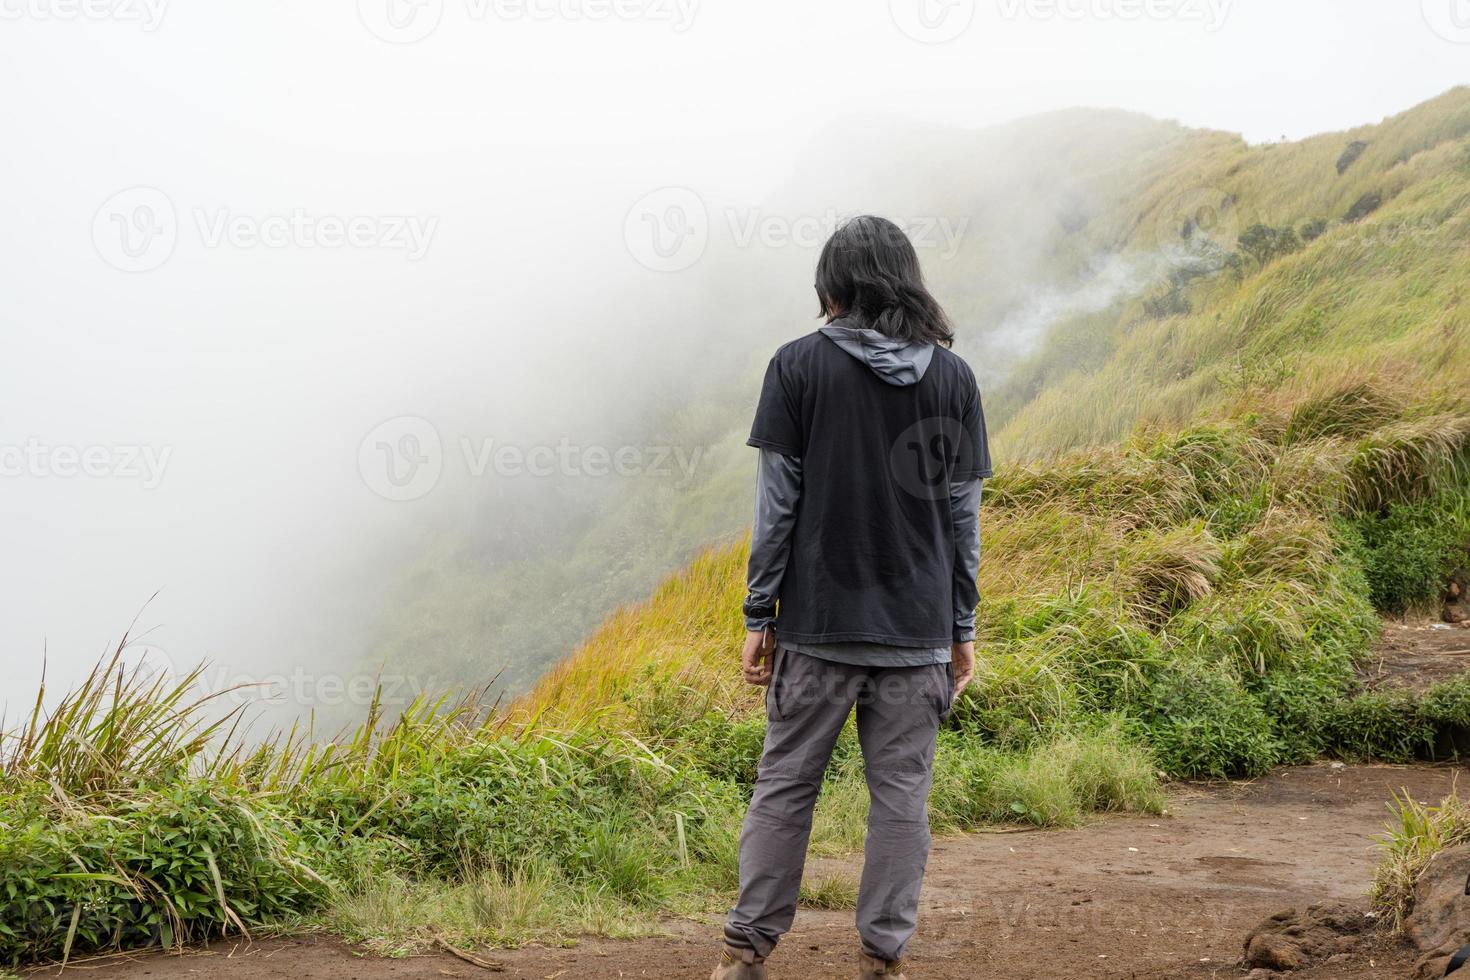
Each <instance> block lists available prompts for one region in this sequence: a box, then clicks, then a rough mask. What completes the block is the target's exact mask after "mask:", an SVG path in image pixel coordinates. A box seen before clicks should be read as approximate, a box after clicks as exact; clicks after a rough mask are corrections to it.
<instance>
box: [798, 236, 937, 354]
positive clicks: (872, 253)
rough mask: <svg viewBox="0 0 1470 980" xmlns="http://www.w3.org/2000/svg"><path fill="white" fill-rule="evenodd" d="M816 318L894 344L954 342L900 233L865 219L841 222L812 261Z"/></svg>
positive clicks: (907, 240) (917, 262)
mask: <svg viewBox="0 0 1470 980" xmlns="http://www.w3.org/2000/svg"><path fill="white" fill-rule="evenodd" d="M816 286H817V299H818V301H819V302H820V303H821V315H822V316H825V317H827V318H828V319H829V320H830V319H833V318H835V317H839V316H840V317H842V318H844V319H845V320H847V321H849V322H851V323H852V325H853V326H859V327H871V328H872V329H874V330H877V331H878V332H879V333H881V334H884V335H886V336H889V337H893V338H895V339H897V340H910V341H914V342H917V343H924V344H943V345H944V346H945V347H948V346H950V345H951V344H953V343H954V328H953V327H951V326H950V323H949V317H947V316H945V314H944V310H943V309H942V308H941V307H940V305H939V302H938V301H937V300H936V299H935V298H934V297H933V296H931V295H930V294H929V290H928V288H927V287H925V285H924V275H923V273H922V272H921V271H920V270H919V256H918V253H916V252H915V251H914V246H913V244H912V243H911V242H910V241H909V239H908V236H907V235H905V234H904V233H903V229H902V228H900V227H898V225H896V224H894V223H893V222H891V221H889V220H888V219H887V218H877V217H874V216H872V215H868V214H865V215H863V216H862V217H859V218H853V219H852V220H851V221H847V222H844V223H843V225H842V226H841V227H840V228H838V229H837V230H836V231H835V232H833V233H832V237H831V238H829V239H827V244H826V245H824V246H822V257H821V258H820V259H818V260H817V283H816Z"/></svg>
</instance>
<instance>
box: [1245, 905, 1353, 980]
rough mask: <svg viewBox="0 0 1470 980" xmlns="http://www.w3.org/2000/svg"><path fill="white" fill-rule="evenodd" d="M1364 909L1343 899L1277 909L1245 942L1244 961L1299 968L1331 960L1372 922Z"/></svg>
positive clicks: (1276, 967) (1282, 968) (1273, 967)
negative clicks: (1348, 903)
mask: <svg viewBox="0 0 1470 980" xmlns="http://www.w3.org/2000/svg"><path fill="white" fill-rule="evenodd" d="M1372 921H1373V920H1371V919H1370V918H1368V916H1367V914H1366V913H1365V912H1364V910H1362V909H1359V908H1356V907H1354V906H1351V905H1347V904H1344V903H1342V902H1319V903H1318V904H1316V905H1311V906H1308V907H1307V909H1306V910H1305V911H1304V912H1298V911H1297V910H1296V909H1288V910H1287V911H1285V912H1278V913H1276V914H1275V915H1273V916H1271V918H1269V919H1267V920H1266V921H1265V922H1263V923H1261V924H1260V925H1259V926H1257V927H1256V929H1255V931H1253V932H1252V933H1251V934H1250V935H1249V936H1248V937H1247V938H1246V941H1245V964H1246V966H1250V967H1263V968H1265V969H1268V970H1278V971H1282V972H1285V971H1287V970H1300V969H1302V968H1303V967H1305V966H1310V965H1312V964H1313V963H1319V962H1323V961H1326V960H1330V959H1331V958H1332V957H1334V956H1337V955H1339V954H1341V953H1344V952H1347V951H1348V950H1350V949H1351V948H1352V947H1353V945H1354V939H1353V937H1355V936H1358V935H1361V934H1362V933H1363V932H1365V931H1366V930H1367V929H1368V928H1369V927H1370V926H1371V925H1372Z"/></svg>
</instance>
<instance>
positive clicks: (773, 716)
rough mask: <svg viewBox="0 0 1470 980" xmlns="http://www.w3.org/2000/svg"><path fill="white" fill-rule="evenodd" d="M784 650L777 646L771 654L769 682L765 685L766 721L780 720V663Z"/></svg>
mask: <svg viewBox="0 0 1470 980" xmlns="http://www.w3.org/2000/svg"><path fill="white" fill-rule="evenodd" d="M785 661H786V651H785V650H783V649H781V648H780V647H779V646H778V647H776V650H775V652H774V653H772V654H771V683H770V685H769V686H767V687H766V721H780V720H781V673H782V672H781V665H782V664H783V663H784V662H785Z"/></svg>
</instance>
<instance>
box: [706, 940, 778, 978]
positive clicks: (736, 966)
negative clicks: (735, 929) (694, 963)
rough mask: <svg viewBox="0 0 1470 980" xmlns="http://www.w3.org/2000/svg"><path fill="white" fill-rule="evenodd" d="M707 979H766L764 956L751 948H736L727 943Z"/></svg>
mask: <svg viewBox="0 0 1470 980" xmlns="http://www.w3.org/2000/svg"><path fill="white" fill-rule="evenodd" d="M709 980H766V958H765V957H764V956H757V955H755V950H753V949H737V948H736V947H734V946H731V945H729V944H728V943H727V944H725V949H724V952H722V953H721V954H720V965H719V966H717V967H715V972H714V973H711V974H710V975H709Z"/></svg>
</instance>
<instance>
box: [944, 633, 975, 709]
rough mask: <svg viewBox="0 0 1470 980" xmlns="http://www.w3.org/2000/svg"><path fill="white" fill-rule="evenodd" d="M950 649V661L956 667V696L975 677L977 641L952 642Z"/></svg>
mask: <svg viewBox="0 0 1470 980" xmlns="http://www.w3.org/2000/svg"><path fill="white" fill-rule="evenodd" d="M949 651H950V663H951V664H952V665H953V667H954V696H955V697H959V696H960V692H961V691H963V690H964V689H965V685H966V684H968V683H970V681H971V680H973V679H974V677H975V641H974V640H971V641H970V642H968V643H955V644H952V645H951V646H950V648H949Z"/></svg>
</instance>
